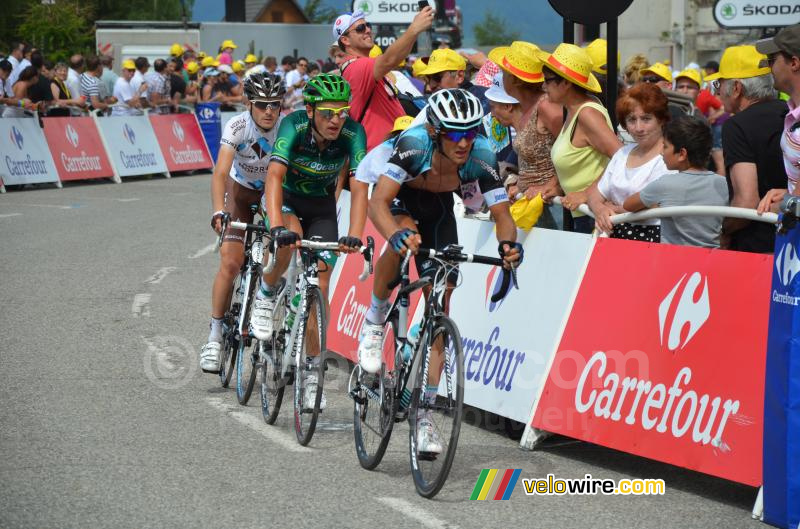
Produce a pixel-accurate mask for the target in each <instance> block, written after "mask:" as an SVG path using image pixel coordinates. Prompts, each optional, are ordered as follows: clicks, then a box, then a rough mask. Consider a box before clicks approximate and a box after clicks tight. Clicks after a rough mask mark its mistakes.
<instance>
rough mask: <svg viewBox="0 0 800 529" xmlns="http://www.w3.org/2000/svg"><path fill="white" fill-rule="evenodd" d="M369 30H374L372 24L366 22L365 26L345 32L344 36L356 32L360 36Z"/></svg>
mask: <svg viewBox="0 0 800 529" xmlns="http://www.w3.org/2000/svg"><path fill="white" fill-rule="evenodd" d="M368 29H372V24H370V23H369V22H364V23H363V24H359V25H357V26H356V27H354V28H353V29H349V30H347V31H345V32H344V34H345V35H347V34H348V33H350V32H351V31H355V32H356V33H358V34H359V35H360V34H362V33H366V32H367V30H368Z"/></svg>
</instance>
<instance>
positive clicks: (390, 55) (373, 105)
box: [333, 6, 434, 149]
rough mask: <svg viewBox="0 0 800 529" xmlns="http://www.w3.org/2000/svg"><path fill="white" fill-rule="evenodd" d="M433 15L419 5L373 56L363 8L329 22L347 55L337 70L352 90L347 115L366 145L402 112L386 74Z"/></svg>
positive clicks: (377, 139) (380, 138)
mask: <svg viewBox="0 0 800 529" xmlns="http://www.w3.org/2000/svg"><path fill="white" fill-rule="evenodd" d="M433 15H434V10H433V9H432V8H431V7H430V6H428V7H425V8H424V9H422V10H421V11H420V12H419V13H417V14H416V16H414V20H413V21H412V22H411V25H409V26H408V29H407V30H406V31H405V32H404V33H403V34H402V35H401V36H400V37H398V39H397V40H395V41H394V43H392V45H391V46H389V47H388V48H386V51H385V52H384V53H383V54H382V55H380V56H378V57H375V58H371V57H369V52H370V50H371V49H372V47H373V46H374V45H375V42H374V40H373V38H372V29H371V28H372V25H371V24H370V23H369V22H367V21H366V19H365V14H364V12H363V11H360V10H357V11H356V12H355V13H352V14H345V15H341V16H339V17H338V18H337V19H336V22H334V24H333V37H334V38H335V39H336V40H337V42H338V43H339V47H340V48H341V49H342V50H343V51H344V52H345V53H347V55H348V56H347V58H346V60H345V62H344V63H342V66H341V70H342V76H343V77H344V78H345V79H346V80H347V82H348V83H349V84H350V87H351V89H352V93H353V98H352V100H351V109H350V117H352V118H353V119H354V120H355V121H357V122H359V123H361V124H362V125H363V127H364V129H365V130H366V133H367V149H371V148H372V147H374V146H375V145H378V144H379V143H381V142H382V141H383V139H384V138H385V137H386V134H387V133H388V132H389V131H390V130H391V129H392V126H393V124H394V120H395V119H397V118H398V117H400V116H402V115H404V114H405V111H404V110H403V106H402V105H401V104H400V102H399V101H398V99H397V95H396V92H395V89H394V87H393V86H392V84H391V82H390V81H389V80H387V79H386V75H387V74H388V73H389V72H390V71H392V70H393V69H394V68H396V67H397V65H398V64H400V62H401V61H403V60H404V59H405V58H406V56H407V55H408V54H409V53H410V52H411V48H412V47H413V46H414V43H415V42H416V40H417V37H418V36H419V35H420V34H421V33H423V32H425V31H427V30H428V29H430V27H431V25H432V24H433Z"/></svg>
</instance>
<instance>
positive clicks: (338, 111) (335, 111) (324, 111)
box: [317, 105, 350, 120]
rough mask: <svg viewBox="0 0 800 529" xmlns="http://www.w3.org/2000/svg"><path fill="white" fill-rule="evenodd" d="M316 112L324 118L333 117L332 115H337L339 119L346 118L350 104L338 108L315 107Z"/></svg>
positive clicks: (329, 118)
mask: <svg viewBox="0 0 800 529" xmlns="http://www.w3.org/2000/svg"><path fill="white" fill-rule="evenodd" d="M317 113H318V114H319V115H320V116H322V118H323V119H326V120H331V119H333V116H339V117H340V118H341V119H347V116H349V115H350V105H347V106H346V107H339V108H332V107H317Z"/></svg>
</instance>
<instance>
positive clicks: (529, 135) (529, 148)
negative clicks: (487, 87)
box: [489, 41, 564, 228]
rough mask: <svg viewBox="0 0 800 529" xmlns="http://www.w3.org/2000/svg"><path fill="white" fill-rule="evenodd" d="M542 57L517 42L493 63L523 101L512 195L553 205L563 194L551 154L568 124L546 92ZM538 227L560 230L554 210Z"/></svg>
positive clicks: (496, 54) (498, 51) (502, 49)
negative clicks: (536, 198)
mask: <svg viewBox="0 0 800 529" xmlns="http://www.w3.org/2000/svg"><path fill="white" fill-rule="evenodd" d="M541 53H543V52H542V51H541V50H540V49H539V48H538V47H537V46H536V45H534V44H531V43H530V42H523V41H515V42H512V43H511V46H501V47H499V48H495V49H493V50H492V51H491V52H490V53H489V60H491V61H492V62H493V63H495V64H497V65H498V66H499V67H500V69H501V70H502V75H503V87H504V88H505V90H506V91H507V92H508V93H509V95H511V96H512V97H514V98H515V99H517V100H519V106H520V116H519V121H518V122H517V123H515V125H514V128H515V129H516V131H517V134H516V138H515V139H514V151H516V153H517V163H518V166H519V172H518V175H519V176H518V178H517V182H516V186H515V187H516V189H512V190H511V193H513V194H514V195H516V193H517V192H519V193H523V194H524V195H525V196H526V197H527V198H529V199H532V198H535V197H536V195H542V200H545V201H549V200H550V199H551V198H552V197H554V196H556V195H560V194H561V188H560V187H559V185H558V175H557V174H556V170H555V167H554V166H553V161H552V159H551V157H550V156H551V155H550V150H551V149H552V148H553V143H554V142H555V138H556V136H558V133H559V132H560V131H561V127H562V126H563V124H564V118H563V116H564V111H563V107H562V106H561V105H557V104H554V103H551V102H550V99H549V98H548V97H547V94H546V93H545V92H544V89H543V82H544V74H543V73H542V61H541V57H540V56H539V54H541ZM558 215H559V216H560V215H561V210H560V208H559V209H558ZM537 226H540V227H543V228H556V227H558V222H557V220H556V218H555V216H554V212H553V211H552V210H551V208H549V207H548V208H547V209H546V211H545V212H543V214H542V216H541V217H540V220H539V223H538V224H537Z"/></svg>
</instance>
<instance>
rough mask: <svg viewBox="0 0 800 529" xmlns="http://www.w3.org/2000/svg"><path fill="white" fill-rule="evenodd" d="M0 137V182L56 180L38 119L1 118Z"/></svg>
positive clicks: (55, 170)
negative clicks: (0, 159)
mask: <svg viewBox="0 0 800 529" xmlns="http://www.w3.org/2000/svg"><path fill="white" fill-rule="evenodd" d="M0 138H3V139H2V141H0V155H2V157H3V160H2V162H0V179H2V182H3V183H4V184H5V185H21V184H38V183H42V182H58V181H59V180H58V170H57V169H56V166H55V164H54V163H53V157H52V156H51V155H50V149H49V148H48V147H47V142H46V141H45V139H44V132H43V131H42V129H41V127H39V120H38V119H34V118H2V119H0Z"/></svg>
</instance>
